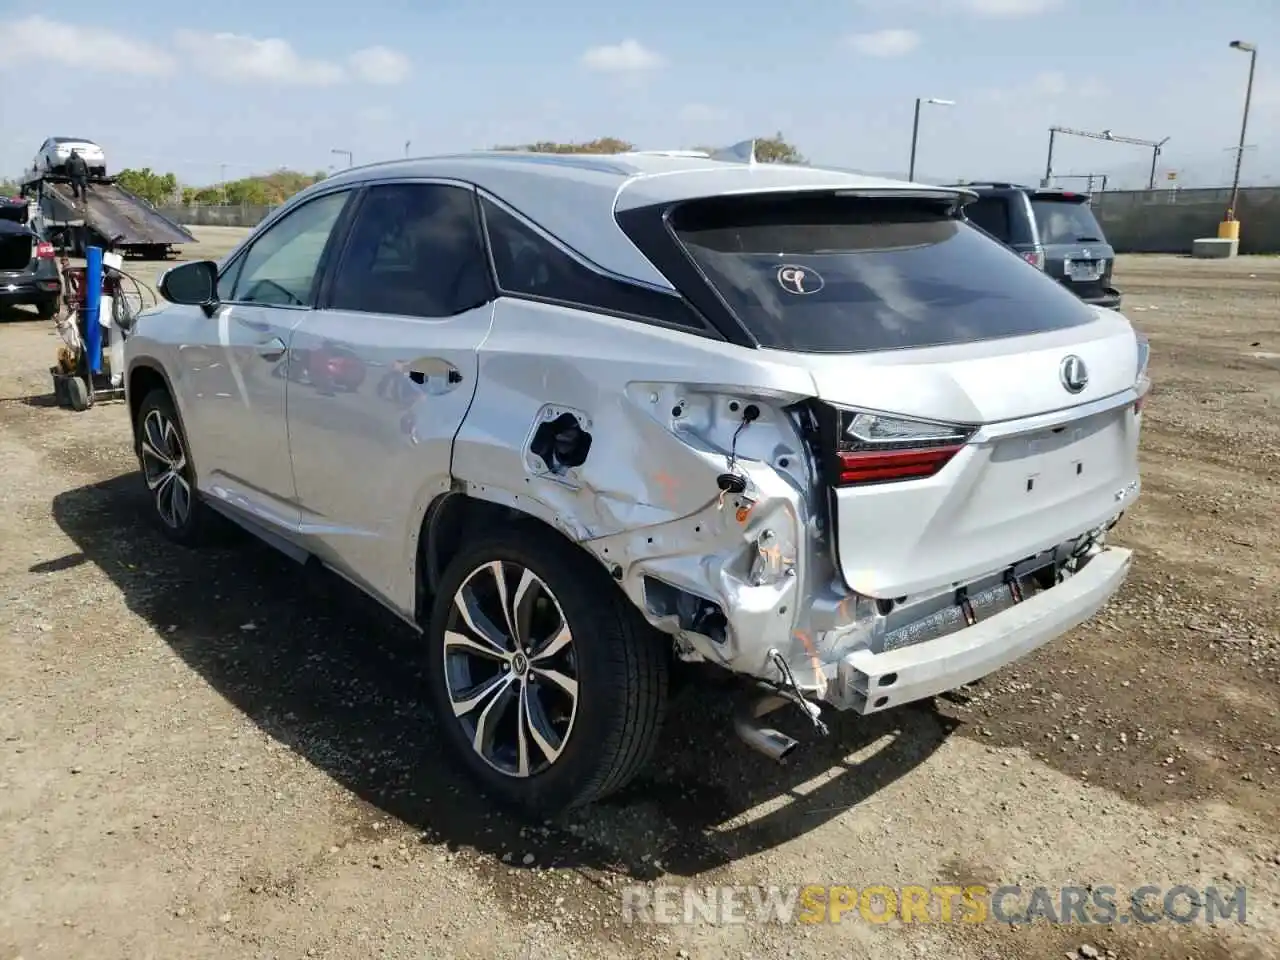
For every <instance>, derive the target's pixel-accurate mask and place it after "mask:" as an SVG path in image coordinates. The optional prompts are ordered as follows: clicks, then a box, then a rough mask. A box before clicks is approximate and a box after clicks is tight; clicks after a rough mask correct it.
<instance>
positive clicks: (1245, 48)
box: [1226, 40, 1258, 221]
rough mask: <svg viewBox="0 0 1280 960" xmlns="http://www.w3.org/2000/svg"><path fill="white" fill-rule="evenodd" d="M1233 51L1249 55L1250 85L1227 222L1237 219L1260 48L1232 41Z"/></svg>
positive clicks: (1241, 124) (1241, 128)
mask: <svg viewBox="0 0 1280 960" xmlns="http://www.w3.org/2000/svg"><path fill="white" fill-rule="evenodd" d="M1231 49H1233V50H1240V51H1242V52H1243V53H1247V54H1249V83H1248V85H1247V86H1246V87H1245V88H1244V117H1243V118H1242V119H1241V121H1240V146H1239V148H1237V150H1236V172H1235V176H1233V177H1232V178H1231V206H1230V207H1228V208H1227V216H1226V219H1227V220H1229V221H1230V220H1234V219H1235V218H1236V204H1237V203H1239V201H1240V162H1241V161H1242V160H1243V159H1244V138H1245V134H1246V133H1247V132H1248V129H1249V102H1250V101H1251V100H1252V99H1253V71H1254V68H1256V67H1257V65H1258V46H1257V44H1254V43H1245V42H1244V41H1243V40H1232V41H1231Z"/></svg>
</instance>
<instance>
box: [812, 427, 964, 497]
mask: <svg viewBox="0 0 1280 960" xmlns="http://www.w3.org/2000/svg"><path fill="white" fill-rule="evenodd" d="M838 424H839V428H838V435H837V438H836V443H835V451H834V453H835V463H833V464H832V468H833V473H834V481H835V484H836V486H841V487H850V486H864V485H867V484H873V483H891V482H894V481H899V480H919V479H922V478H924V477H932V476H933V475H934V474H936V473H937V472H938V471H939V470H941V469H942V468H943V467H944V466H946V465H947V463H948V462H949V461H950V460H951V458H952V457H954V456H955V455H956V454H957V453H959V452H960V450H962V449H963V448H964V445H965V444H966V443H967V442H968V441H969V438H970V437H971V436H973V433H974V431H975V430H976V429H977V428H976V427H971V426H967V425H962V424H951V423H934V422H930V421H925V420H912V419H909V418H906V417H892V416H885V415H884V414H879V413H862V412H859V411H856V410H841V411H839V417H838Z"/></svg>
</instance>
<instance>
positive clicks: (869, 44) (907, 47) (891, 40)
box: [845, 29, 920, 57]
mask: <svg viewBox="0 0 1280 960" xmlns="http://www.w3.org/2000/svg"><path fill="white" fill-rule="evenodd" d="M845 42H846V43H848V45H849V46H850V47H851V48H852V49H854V50H856V51H857V52H858V53H860V54H862V55H863V56H864V57H902V56H905V55H907V54H908V53H910V52H911V51H912V50H914V49H915V48H916V47H918V46H920V35H919V34H918V33H916V32H915V31H914V30H899V29H890V30H876V31H875V32H874V33H855V34H852V35H851V36H849V37H846V38H845Z"/></svg>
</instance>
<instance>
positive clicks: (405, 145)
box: [404, 140, 413, 157]
mask: <svg viewBox="0 0 1280 960" xmlns="http://www.w3.org/2000/svg"><path fill="white" fill-rule="evenodd" d="M411 143H413V141H412V140H406V141H405V142H404V155H405V156H406V157H407V156H408V155H409V144H411Z"/></svg>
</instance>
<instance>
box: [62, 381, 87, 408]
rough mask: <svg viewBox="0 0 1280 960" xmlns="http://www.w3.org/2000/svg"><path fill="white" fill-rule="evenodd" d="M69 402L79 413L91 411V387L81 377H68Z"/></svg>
mask: <svg viewBox="0 0 1280 960" xmlns="http://www.w3.org/2000/svg"><path fill="white" fill-rule="evenodd" d="M67 402H68V403H69V404H70V405H71V409H72V410H75V411H76V412H77V413H78V412H80V411H81V410H88V409H89V403H90V400H89V385H88V384H87V383H85V382H84V380H83V379H81V378H80V377H67Z"/></svg>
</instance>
